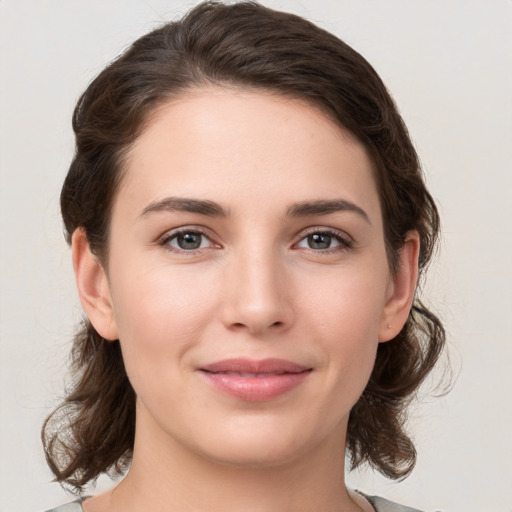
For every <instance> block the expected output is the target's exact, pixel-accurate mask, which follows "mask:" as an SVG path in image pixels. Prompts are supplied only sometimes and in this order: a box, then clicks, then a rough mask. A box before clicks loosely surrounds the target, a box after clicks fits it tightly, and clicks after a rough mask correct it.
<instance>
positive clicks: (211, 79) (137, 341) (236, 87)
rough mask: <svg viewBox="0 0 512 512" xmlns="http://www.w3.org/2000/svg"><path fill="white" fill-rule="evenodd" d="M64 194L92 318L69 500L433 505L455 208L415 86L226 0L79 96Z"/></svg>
mask: <svg viewBox="0 0 512 512" xmlns="http://www.w3.org/2000/svg"><path fill="white" fill-rule="evenodd" d="M73 127H74V130H75V133H76V153H75V157H74V159H73V162H72V164H71V167H70V170H69V173H68V176H67V177H66V180H65V183H64V186H63V190H62V195H61V206H62V213H63V218H64V223H65V228H66V232H67V235H68V241H69V242H70V243H71V246H72V256H73V264H74V269H75V274H76V280H77V286H78V290H79V294H80V298H81V302H82V305H83V308H84V310H85V313H86V315H87V320H86V321H85V323H84V325H83V328H82V330H81V331H80V332H79V333H78V334H77V336H76V339H75V345H74V349H73V357H74V371H75V377H76V382H75V387H74V389H73V390H72V392H71V393H70V394H69V395H68V396H67V398H66V400H65V402H64V403H63V404H62V405H61V407H60V408H59V409H57V411H55V412H54V413H53V415H51V416H50V418H49V419H48V420H47V422H46V423H45V426H44V428H43V440H44V444H45V449H46V454H47V459H48V463H49V465H50V467H51V469H52V470H53V472H54V473H55V475H56V479H57V480H58V481H61V482H62V483H64V484H67V485H69V486H72V487H74V488H75V489H76V490H78V491H80V490H81V489H82V488H83V487H84V486H85V485H86V484H87V483H88V482H91V481H94V479H95V478H97V477H98V476H99V475H100V474H101V473H103V472H107V471H114V472H118V473H123V472H124V471H126V470H127V469H128V468H129V469H128V471H127V474H126V476H125V477H124V479H123V480H122V481H121V483H120V484H119V485H117V486H116V487H115V488H114V489H113V490H111V491H108V492H106V493H104V494H100V495H98V496H95V497H88V498H86V499H85V500H82V499H81V500H79V501H78V502H75V503H73V504H69V505H67V506H64V507H63V508H58V509H56V510H59V511H72V510H73V511H74V510H76V511H82V510H85V511H86V512H105V511H117V510H122V511H124V512H129V511H137V510H155V511H157V510H162V511H163V510H180V511H188V510H194V511H196V510H208V511H216V510H223V511H229V510H246V511H252V510H255V511H256V510H257V511H288V510H290V511H291V510H293V511H295V512H296V511H311V510H315V511H329V512H330V511H333V512H334V511H345V512H355V511H372V510H377V511H391V510H393V511H395V510H403V511H407V510H412V509H408V508H406V507H400V506H398V505H396V504H392V503H390V502H388V501H386V500H384V499H383V498H376V497H368V496H364V495H362V494H361V493H357V492H353V491H351V490H348V489H347V488H346V486H345V484H344V472H345V467H344V466H345V465H344V460H345V454H348V456H349V462H350V467H352V468H355V467H358V466H360V465H361V464H363V463H368V464H370V465H371V466H373V467H374V468H376V469H377V470H379V471H380V472H381V473H383V474H384V475H386V476H388V477H390V478H393V479H399V478H403V477H405V476H407V475H408V474H409V473H410V472H411V470H412V468H413V466H414V463H415V458H416V456H415V450H414V446H413V444H412V442H411V440H410V439H409V437H408V436H407V434H406V432H405V430H404V420H405V417H406V407H407V405H408V403H409V401H410V400H411V398H412V397H413V396H414V393H415V391H416V390H417V389H418V386H419V385H420V384H421V382H422V381H423V380H424V379H425V377H426V376H427V374H428V373H429V372H430V370H431V369H432V368H433V366H434V364H435V362H436V361H437V359H438V357H439V354H440V352H441V349H442V347H443V344H444V331H443V328H442V325H441V323H440V322H439V320H438V319H437V318H436V317H435V316H434V315H433V314H432V313H431V312H429V311H428V310H427V309H426V308H424V307H423V306H422V304H421V302H420V301H419V300H418V298H417V297H416V291H415V290H416V285H417V281H418V276H421V274H422V272H423V270H424V269H425V268H426V266H427V264H428V262H429V260H430V258H431V255H432V252H433V250H434V247H435V243H436V239H437V234H438V227H439V220H438V214H437V210H436V207H435V205H434V203H433V200H432V198H431V196H430V195H429V193H428V191H427V190H426V188H425V185H424V183H423V179H422V176H421V171H420V168H419V164H418V158H417V155H416V153H415V151H414V148H413V146H412V144H411V141H410V139H409V137H408V134H407V130H406V128H405V126H404V124H403V121H402V119H401V118H400V116H399V114H398V112H397V110H396V108H395V106H394V104H393V101H392V99H391V98H390V96H389V94H388V93H387V91H386V89H385V87H384V85H383V84H382V82H381V80H380V78H379V77H378V76H377V74H376V73H375V71H374V70H373V69H372V68H371V66H370V65H369V64H368V63H367V62H366V61H365V60H364V59H363V58H362V57H361V56H360V55H359V54H357V53H356V52H355V51H354V50H352V49H351V48H350V47H348V46H347V45H346V44H345V43H343V42H342V41H340V40H338V39H337V38H335V37H334V36H333V35H331V34H329V33H327V32H325V31H323V30H321V29H319V28H318V27H316V26H314V25H312V24H311V23H309V22H307V21H305V20H303V19H301V18H298V17H296V16H294V15H291V14H287V13H281V12H277V11H273V10H270V9H267V8H265V7H262V6H259V5H257V4H253V3H245V2H244V3H238V4H235V5H230V6H227V5H223V4H218V3H215V2H213V3H211V2H207V3H203V4H200V5H199V6H197V7H196V8H195V9H193V10H192V11H191V12H190V13H189V14H188V15H186V16H185V17H184V18H183V19H182V20H181V21H179V22H176V23H169V24H166V25H164V26H163V27H162V28H160V29H158V30H155V31H153V32H151V33H150V34H147V35H146V36H144V37H142V38H141V39H139V40H138V41H136V42H135V43H134V44H133V45H132V46H131V47H130V48H129V49H128V50H127V52H126V53H124V54H123V55H122V56H121V57H119V58H118V59H117V60H116V61H114V62H113V63H111V64H110V65H109V66H108V67H107V68H106V69H105V70H104V71H103V72H102V73H101V74H100V75H99V76H98V77H97V78H96V79H95V80H94V81H93V82H92V84H91V85H90V86H89V87H88V89H87V90H86V92H85V93H84V94H83V96H82V97H81V98H80V100H79V102H78V105H77V108H76V110H75V115H74V120H73Z"/></svg>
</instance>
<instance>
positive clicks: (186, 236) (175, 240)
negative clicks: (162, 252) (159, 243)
mask: <svg viewBox="0 0 512 512" xmlns="http://www.w3.org/2000/svg"><path fill="white" fill-rule="evenodd" d="M165 243H166V244H167V245H170V246H171V247H173V248H174V249H178V250H182V251H194V250H197V249H203V248H205V247H208V246H210V245H211V241H210V239H209V238H208V237H207V236H206V235H205V234H203V233H201V232H200V231H182V232H180V233H175V234H174V235H172V236H170V237H169V238H167V240H165Z"/></svg>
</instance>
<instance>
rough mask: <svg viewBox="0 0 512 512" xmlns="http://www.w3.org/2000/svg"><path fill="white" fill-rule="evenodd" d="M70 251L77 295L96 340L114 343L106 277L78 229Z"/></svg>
mask: <svg viewBox="0 0 512 512" xmlns="http://www.w3.org/2000/svg"><path fill="white" fill-rule="evenodd" d="M71 251H72V255H73V269H74V270H75V278H76V284H77V287H78V294H79V295H80V302H81V303H82V307H83V308H84V311H85V313H86V315H87V317H88V318H89V320H90V321H91V323H92V325H93V326H94V328H95V329H96V331H97V332H98V334H99V335H100V336H102V337H103V338H105V339H107V340H116V339H117V338H118V334H117V326H116V322H115V316H114V310H113V306H112V297H111V294H110V287H109V283H108V279H107V274H106V273H105V270H104V269H103V266H102V264H101V263H100V261H99V259H98V258H97V257H96V256H95V255H94V254H93V253H92V252H91V249H90V247H89V241H88V240H87V235H86V234H85V231H84V230H83V229H82V228H78V229H76V230H75V231H74V233H73V236H72V238H71Z"/></svg>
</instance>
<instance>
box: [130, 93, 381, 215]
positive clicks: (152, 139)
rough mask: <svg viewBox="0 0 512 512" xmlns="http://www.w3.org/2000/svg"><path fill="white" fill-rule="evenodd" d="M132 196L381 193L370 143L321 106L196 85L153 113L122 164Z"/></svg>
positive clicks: (369, 197) (286, 197)
mask: <svg viewBox="0 0 512 512" xmlns="http://www.w3.org/2000/svg"><path fill="white" fill-rule="evenodd" d="M127 193H129V194H130V195H131V201H132V202H139V203H141V204H142V203H144V202H146V203H148V202H150V201H154V200H155V199H158V197H159V196H163V195H165V194H170V195H173V196H176V195H184V196H187V197H201V198H205V199H214V200H216V201H223V200H226V201H228V200H233V199H234V198H238V199H239V200H243V199H244V198H246V199H250V198H251V197H254V196H259V197H260V198H261V200H262V201H263V203H262V204H261V206H263V205H264V204H270V203H272V204H274V203H275V202H276V201H278V202H280V203H282V204H283V206H284V203H286V202H287V201H288V202H296V201H301V200H310V199H329V198H334V197H336V198H338V197H339V196H340V194H341V195H345V196H347V197H345V198H346V199H349V200H352V201H354V202H364V203H368V202H370V203H371V202H372V201H373V202H375V199H376V197H377V191H376V187H375V183H374V179H373V165H372V162H371V159H370V158H369V156H368V153H367V151H366V149H365V147H364V146H363V145H362V144H361V143H360V142H359V141H358V140H357V139H356V138H355V137H354V136H353V135H352V134H351V133H350V132H348V131H347V130H345V129H343V128H342V127H340V126H339V125H337V124H335V123H334V122H333V121H332V120H331V119H329V118H328V117H327V116H326V115H325V114H324V113H322V112H321V111H320V109H318V108H316V107H315V106H313V105H311V104H309V103H307V102H304V101H301V100H296V99H291V98H287V97H282V96H278V95H276V94H272V93H268V92H261V91H251V90H249V91H247V90H231V89H224V88H210V89H206V90H195V91H190V92H189V93H187V94H186V95H184V96H182V97H179V98H176V99H173V100H170V101H169V102H167V103H165V104H163V105H162V106H160V107H159V108H158V110H156V111H155V112H154V113H153V115H152V116H151V118H150V119H149V120H148V122H147V124H146V127H145V129H144V130H143V132H142V134H141V135H140V137H139V138H138V139H137V140H136V142H135V143H134V144H133V146H132V147H131V149H130V151H129V152H128V155H127V159H126V160H125V176H124V179H123V184H122V186H121V190H120V194H121V195H122V194H125V195H126V194H127ZM135 196H136V197H135ZM210 196H215V197H210ZM313 196H318V197H313ZM377 202H378V197H377Z"/></svg>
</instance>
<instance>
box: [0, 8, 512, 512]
mask: <svg viewBox="0 0 512 512" xmlns="http://www.w3.org/2000/svg"><path fill="white" fill-rule="evenodd" d="M263 3H264V4H267V5H269V6H273V7H276V8H282V9H284V10H289V11H293V12H296V13H298V14H301V15H303V16H306V17H308V18H309V19H311V20H313V21H315V22H317V23H319V24H320V25H321V26H323V27H325V28H327V29H328V30H330V31H332V32H334V33H336V34H337V35H339V36H340V37H341V38H342V39H345V40H346V41H347V42H348V43H349V44H351V45H353V46H354V47H355V48H356V49H357V50H358V51H360V52H361V53H362V54H363V55H364V56H366V57H367V58H368V59H369V60H370V62H371V63H372V64H373V65H374V66H375V68H376V69H377V71H378V72H379V73H380V74H381V76H382V78H383V79H384V81H385V82H386V84H387V85H388V87H389V88H390V90H391V91H392V93H393V95H394V97H395V99H396V100H397V102H398V105H399V107H400V109H401V112H402V113H403V116H404V118H405V120H406V122H407V124H408V126H409V128H410V131H411V134H412V137H413V140H414V141H415V144H416V146H417V148H418V150H419V153H420V155H421V157H422V161H423V165H424V167H425V171H426V174H427V182H428V185H429V186H430V188H431V190H432V191H433V194H434V196H435V197H436V199H437V200H438V202H439V205H440V210H441V213H442V216H443V219H444V236H443V243H442V250H441V253H440V256H439V258H438V261H437V262H436V264H435V265H434V266H433V267H432V269H431V275H430V278H431V279H430V281H429V283H428V285H427V288H426V294H427V295H428V296H429V298H430V300H431V302H433V303H434V305H435V307H436V309H437V310H438V312H439V313H440V314H441V315H442V317H443V318H444V320H445V322H446V326H447V329H448V333H449V342H450V352H451V357H452V362H453V365H454V368H455V372H456V373H459V372H460V374H459V378H458V381H457V383H456V386H455V388H454V389H453V391H452V392H451V394H449V395H448V396H447V397H445V398H442V399H439V400H436V401H433V400H423V403H422V404H421V405H420V406H419V407H417V408H416V409H415V413H414V418H413V422H412V425H413V431H414V436H415V438H416V440H417V446H418V452H419V460H418V465H417V468H416V470H415V472H414V473H413V476H411V477H410V478H409V479H408V480H406V481H405V482H402V483H400V484H394V483H390V482H387V481H385V480H384V479H382V478H379V477H375V476H372V475H371V474H370V473H357V474H355V475H352V476H350V477H349V480H350V481H351V482H352V483H353V485H356V486H358V487H359V488H361V489H364V490H366V491H370V492H375V493H379V494H384V495H386V496H388V497H389V498H393V499H396V500H397V501H402V502H404V503H409V504H411V505H415V506H417V507H419V508H422V509H425V510H434V509H436V510H437V509H442V510H443V511H445V512H446V511H451V512H457V511H464V512H487V511H493V512H510V511H512V469H511V468H512V463H511V458H512V397H511V394H512V393H511V388H512V372H511V368H512V336H511V318H512V291H511V290H512V271H511V265H512V258H511V253H512V229H511V225H512V206H511V205H512V172H511V162H512V151H511V143H512V108H511V99H510V98H511V93H512V87H511V86H512V75H511V70H512V62H511V48H512V38H511V26H512V23H511V21H512V16H511V10H512V3H511V2H510V1H508V0H415V1H412V0H338V1H336V0H331V1H328V0H302V1H286V0H280V1H278V0H268V1H264V2H263ZM190 5H191V2H183V1H171V0H167V1H165V0H151V1H143V0H109V1H107V0H105V1H100V0H61V1H59V0H0V48H1V50H0V52H1V53H0V57H1V66H0V70H1V71H0V73H1V81H0V88H1V89H0V90H1V130H0V149H1V151H0V158H1V161H0V165H1V172H2V183H1V189H0V190H1V192H0V194H1V196H0V208H1V235H0V248H1V274H0V293H1V303H0V315H1V343H0V351H1V353H0V357H1V359H0V361H1V381H0V384H1V391H0V400H1V414H2V417H1V422H0V443H1V444H0V450H1V451H0V468H1V469H0V471H1V473H0V485H1V492H0V511H1V512H8V511H16V512H23V511H27V512H29V511H32V512H37V511H39V510H43V509H45V508H48V507H50V506H52V505H56V504H58V503H62V502H64V501H66V499H67V497H66V496H65V495H64V493H63V491H62V490H61V489H60V488H59V486H58V485H57V484H50V483H49V482H50V480H51V474H50V472H49V470H48V469H47V468H46V466H45V462H44V457H43V453H42V449H41V446H40V441H39V429H40V424H41V422H42V420H43V418H44V416H45V415H46V414H47V412H48V411H49V410H50V409H51V408H52V407H53V406H54V405H55V404H56V401H57V396H58V395H59V394H61V393H62V389H63V385H64V382H65V364H66V358H67V354H68V351H69V347H70V339H71V337H72V333H73V330H74V324H75V323H76V321H77V320H78V319H79V318H80V315H81V311H80V307H79V304H78V300H77V295H76V292H75V290H74V282H73V276H72V269H71V263H70V254H69V250H68V249H67V247H66V245H65V243H64V240H63V237H62V230H61V224H60V218H59V212H58V196H59V191H60V186H61V183H62V180H63V178H64V176H65V174H66V170H67V166H68V164H69V161H70V158H71V155H72V152H73V138H72V132H71V127H70V119H71V113H72V108H73V105H74V103H75V100H76V99H77V97H78V95H79V94H80V92H81V91H82V90H83V89H84V88H85V86H86V85H87V83H88V82H89V81H90V80H91V79H92V77H93V76H94V75H95V74H96V73H98V72H99V71H100V70H101V69H102V68H103V67H104V65H105V64H106V63H107V62H108V61H109V60H110V59H112V58H113V57H115V56H116V55H117V54H118V53H119V52H120V51H121V50H122V49H123V48H124V47H125V46H126V45H127V44H128V43H129V42H131V41H132V40H133V39H135V38H136V37H137V36H139V35H142V34H143V33H145V32H147V31H148V30H149V29H151V28H153V27H154V26H155V25H156V24H158V23H161V22H162V21H164V20H168V19H170V18H173V17H176V16H177V15H180V14H182V13H184V12H185V11H186V10H187V8H188V7H190ZM102 485H104V484H102Z"/></svg>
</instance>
